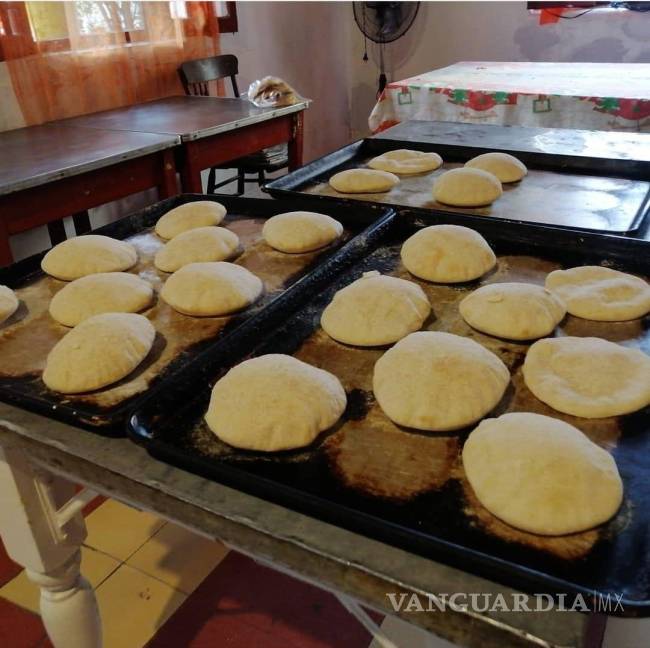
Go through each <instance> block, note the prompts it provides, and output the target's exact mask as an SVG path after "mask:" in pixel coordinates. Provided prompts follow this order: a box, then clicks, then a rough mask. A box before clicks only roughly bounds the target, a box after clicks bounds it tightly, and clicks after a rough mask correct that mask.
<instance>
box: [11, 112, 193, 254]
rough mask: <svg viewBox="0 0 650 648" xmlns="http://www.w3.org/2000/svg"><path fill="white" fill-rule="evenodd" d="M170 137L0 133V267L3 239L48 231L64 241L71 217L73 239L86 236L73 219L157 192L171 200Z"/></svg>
mask: <svg viewBox="0 0 650 648" xmlns="http://www.w3.org/2000/svg"><path fill="white" fill-rule="evenodd" d="M179 142H180V138H179V137H178V136H177V135H168V134H167V135H165V134H156V133H124V132H120V131H111V130H96V131H92V135H90V134H89V131H88V129H82V128H66V127H64V126H62V125H61V124H60V123H57V122H53V123H50V124H44V125H42V126H31V127H29V128H20V129H18V130H13V131H6V132H3V133H0V151H1V152H2V155H1V156H0V265H7V264H9V263H11V262H12V260H13V257H12V254H11V248H10V246H9V236H10V235H11V234H17V233H18V232H23V231H25V230H28V229H32V228H34V227H38V226H40V225H49V226H50V232H51V234H52V235H53V236H52V238H53V239H56V238H61V237H62V238H65V231H64V230H63V232H61V230H62V229H63V224H62V223H61V222H60V219H62V218H64V217H65V216H70V215H71V214H78V216H77V217H76V218H75V228H76V229H77V233H81V232H82V231H87V230H88V229H90V224H89V223H88V222H87V215H86V216H85V219H84V218H83V217H82V216H81V215H80V212H83V211H84V210H87V209H89V208H91V207H97V206H98V205H102V204H104V203H107V202H110V201H112V200H118V199H119V198H123V197H125V196H128V195H130V194H133V193H136V192H138V191H144V190H146V189H149V188H151V187H158V190H159V194H160V197H161V198H163V197H168V196H172V195H174V194H176V193H177V187H176V168H175V165H174V159H173V154H172V149H173V148H174V147H175V146H177V145H178V144H179Z"/></svg>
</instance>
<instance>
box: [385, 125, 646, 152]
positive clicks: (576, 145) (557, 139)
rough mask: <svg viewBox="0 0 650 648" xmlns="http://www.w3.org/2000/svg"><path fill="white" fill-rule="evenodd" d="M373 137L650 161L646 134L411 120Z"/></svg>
mask: <svg viewBox="0 0 650 648" xmlns="http://www.w3.org/2000/svg"><path fill="white" fill-rule="evenodd" d="M374 137H375V138H376V139H391V140H403V141H406V142H427V143H431V144H440V145H456V146H471V147H477V148H482V149H496V150H506V151H507V150H512V151H526V152H529V153H544V154H548V155H570V156H584V157H592V158H604V159H608V160H631V161H637V162H650V133H626V132H617V131H593V130H576V129H572V128H531V127H527V126H498V125H493V124H465V123H459V122H446V121H419V120H412V121H406V122H402V123H401V124H398V125H397V126H393V127H392V128H389V129H387V130H385V131H383V132H381V133H379V134H378V135H375V136H374Z"/></svg>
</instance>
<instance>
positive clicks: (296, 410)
mask: <svg viewBox="0 0 650 648" xmlns="http://www.w3.org/2000/svg"><path fill="white" fill-rule="evenodd" d="M346 404H347V398H346V395H345V390H344V389H343V387H342V386H341V383H340V382H339V379H338V378H337V377H336V376H333V375H332V374H331V373H328V372H327V371H323V370H322V369H317V368H316V367H312V366H311V365H309V364H307V363H306V362H302V361H300V360H297V359H296V358H293V357H291V356H288V355H281V354H275V353H274V354H270V355H263V356H259V357H258V358H253V359H252V360H246V361H245V362H242V363H241V364H238V365H237V366H236V367H234V368H232V369H231V370H230V371H229V372H228V373H227V374H226V375H225V376H224V377H223V378H221V379H220V380H218V381H217V384H216V385H215V386H214V389H213V390H212V397H211V398H210V406H209V407H208V411H207V413H206V415H205V420H206V423H207V424H208V427H209V428H210V429H211V430H212V431H213V432H214V433H215V435H216V436H217V437H219V438H220V439H221V440H222V441H225V442H226V443H228V444H229V445H231V446H235V447H236V448H245V449H246V450H262V451H264V452H274V451H276V450H291V449H293V448H301V447H303V446H306V445H309V444H310V443H312V441H314V439H315V438H316V437H317V436H318V435H319V434H320V433H321V432H322V431H323V430H327V429H328V428H331V427H332V426H333V425H334V424H335V423H336V422H337V421H338V420H339V418H340V417H341V414H343V412H344V410H345V407H346Z"/></svg>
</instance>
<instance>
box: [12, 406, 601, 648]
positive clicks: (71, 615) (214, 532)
mask: <svg viewBox="0 0 650 648" xmlns="http://www.w3.org/2000/svg"><path fill="white" fill-rule="evenodd" d="M71 482H75V483H80V484H83V485H85V486H87V487H88V488H89V489H91V492H90V493H88V492H86V493H85V494H84V492H82V493H81V494H80V495H79V494H77V495H76V496H75V495H74V489H73V486H72V483H71ZM93 491H97V492H101V493H103V494H105V495H107V496H110V497H113V498H115V499H117V500H121V501H123V502H125V503H127V504H132V505H135V506H137V507H139V508H142V509H145V510H149V511H152V512H155V513H156V514H158V515H161V516H163V517H165V518H167V519H169V520H171V521H174V522H176V523H178V524H181V525H183V526H185V527H187V528H189V529H191V530H193V531H195V532H197V533H199V534H201V535H203V536H205V537H208V538H215V539H219V540H221V541H222V542H224V543H225V544H227V545H229V546H231V547H233V548H235V549H237V550H238V551H241V552H243V553H246V554H248V555H251V556H253V557H255V558H256V559H257V560H261V561H264V562H267V563H269V564H272V565H273V566H274V567H275V568H280V569H283V570H286V571H289V572H290V573H292V574H293V575H295V576H297V577H298V578H301V579H304V580H307V581H309V582H311V583H314V584H316V585H318V586H320V587H323V588H326V589H328V590H331V591H333V592H334V593H336V594H337V595H338V596H339V597H340V598H341V599H342V600H343V601H345V602H346V603H347V604H348V605H349V606H350V605H353V604H354V603H352V602H351V599H350V597H352V598H353V599H355V600H356V601H360V602H361V603H364V604H366V605H368V606H370V607H372V608H374V609H376V610H381V611H384V612H387V613H390V614H396V615H398V616H400V617H402V618H404V619H405V620H407V621H409V622H411V623H414V624H416V625H419V626H421V627H423V628H425V629H427V630H429V631H431V632H433V633H435V634H437V635H439V636H442V637H444V638H446V639H449V640H451V641H454V642H456V643H459V644H461V645H464V646H476V647H479V646H480V647H481V648H491V647H494V648H497V647H498V648H505V647H508V646H585V645H590V646H597V645H600V640H601V638H602V632H603V629H604V622H603V619H602V618H601V617H594V616H587V615H585V614H581V613H578V612H570V611H563V612H560V611H558V610H556V609H551V610H549V611H546V612H533V611H531V612H516V611H511V612H503V611H499V610H492V611H486V612H476V611H472V610H470V609H464V608H463V606H462V605H459V606H453V607H452V608H450V607H447V609H446V611H445V612H438V611H436V612H428V613H427V612H417V611H414V610H413V608H409V609H406V607H407V606H403V607H402V608H401V610H400V611H395V610H394V609H393V608H392V606H391V603H390V598H389V596H388V595H389V594H393V595H394V596H396V597H399V596H400V595H401V594H405V595H406V596H407V597H411V596H412V595H413V594H416V595H418V596H419V597H421V599H422V600H427V598H428V597H429V596H434V597H436V596H440V594H441V593H449V594H451V593H456V592H461V593H475V594H477V595H482V594H491V595H493V596H496V595H497V594H499V593H501V594H502V595H503V596H504V597H506V599H507V600H512V597H513V595H515V594H517V592H515V591H514V590H511V589H509V588H507V587H504V586H502V585H499V584H496V583H493V582H490V581H488V580H485V579H482V578H478V577H476V576H472V575H469V574H466V573H464V572H463V571H461V570H460V569H455V568H452V567H449V566H446V565H443V564H440V563H436V562H434V561H432V560H428V559H426V558H423V557H420V556H417V555H413V554H410V553H408V552H405V551H402V550H400V549H396V548H394V547H391V546H389V545H386V544H383V543H381V542H378V541H375V540H372V539H370V538H368V537H365V536H360V535H358V534H355V533H352V532H350V531H347V530H344V529H341V528H339V527H336V526H333V525H331V524H328V523H325V522H321V521H319V520H317V519H314V518H311V517H308V516H306V515H302V514H300V513H297V512H295V511H292V510H289V509H286V508H284V507H281V506H278V505H275V504H271V503H269V502H266V501H263V500H260V499H258V498H256V497H253V496H250V495H246V494H244V493H241V492H239V491H236V490H233V489H232V488H228V487H226V486H222V485H220V484H217V483H215V482H212V481H209V480H206V479H203V478H201V477H198V476H195V475H193V474H190V473H187V472H184V471H183V470H180V469H177V468H174V467H171V466H168V465H166V464H164V463H161V462H158V461H155V460H154V459H152V458H151V457H150V456H149V455H148V454H147V453H146V452H145V451H144V450H143V449H142V448H140V447H138V446H136V445H135V444H133V443H132V442H131V441H129V440H127V439H107V438H105V437H100V436H97V435H94V434H92V433H90V432H86V431H84V430H81V429H78V428H75V427H72V426H69V425H66V424H63V423H58V422H56V421H51V420H49V419H47V418H44V417H42V416H39V415H36V414H32V413H29V412H25V411H22V410H19V409H17V408H14V407H12V406H9V405H6V404H0V531H2V536H3V540H4V542H5V545H6V547H7V551H8V553H9V555H10V556H11V557H12V558H13V559H14V560H15V561H16V562H18V563H20V564H21V565H23V566H24V567H25V568H26V569H27V574H28V576H29V577H30V578H31V579H32V580H33V581H35V582H36V583H37V584H38V585H39V586H40V588H41V612H42V616H43V620H44V623H45V626H46V628H47V630H48V633H49V635H50V638H51V639H52V641H53V643H54V645H55V646H57V648H58V647H59V646H65V647H66V648H94V647H97V646H99V645H100V641H99V637H100V636H101V624H100V621H99V616H98V613H97V608H96V603H95V598H94V595H93V592H92V590H91V589H90V586H89V585H88V583H87V582H86V581H85V580H84V579H83V578H81V577H80V575H79V547H80V544H81V542H82V541H83V538H84V537H85V527H84V522H83V518H82V517H81V515H80V514H79V511H80V510H81V508H82V507H83V505H84V504H85V503H86V502H87V501H88V500H89V499H91V498H92V497H93V496H94V494H95V493H94V492H93Z"/></svg>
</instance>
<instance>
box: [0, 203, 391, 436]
mask: <svg viewBox="0 0 650 648" xmlns="http://www.w3.org/2000/svg"><path fill="white" fill-rule="evenodd" d="M195 200H215V201H218V202H220V203H221V204H223V205H224V206H225V207H226V209H227V210H228V215H227V217H226V220H225V221H224V223H223V224H224V225H226V226H228V223H231V222H232V223H234V222H235V221H237V220H241V219H246V218H248V219H251V218H257V219H268V218H270V217H271V216H273V215H274V214H278V213H281V212H286V211H293V210H311V211H314V210H315V208H316V207H318V210H319V211H320V212H322V213H326V214H328V215H330V216H332V217H333V218H336V219H337V220H339V221H340V222H341V223H342V224H343V225H344V228H345V233H344V236H343V237H342V239H341V242H340V243H335V244H333V245H331V246H329V247H327V248H324V249H323V251H322V252H319V253H310V257H311V258H310V259H309V261H308V263H307V264H306V265H305V266H304V267H302V268H300V269H299V270H298V271H296V272H295V273H294V274H291V276H288V278H287V279H286V281H285V282H284V283H283V284H282V286H281V287H280V288H276V289H275V290H273V291H272V292H269V293H265V294H264V295H263V297H262V298H261V299H260V300H259V301H258V302H257V303H256V304H254V305H253V306H251V307H250V308H248V309H246V310H245V311H242V312H241V313H239V314H236V315H234V316H232V317H231V318H229V320H228V322H227V324H226V325H225V326H224V327H223V328H222V330H221V331H219V333H218V334H216V335H215V336H214V337H212V338H210V339H205V340H202V341H200V342H198V343H196V344H194V345H192V346H190V347H189V348H187V349H185V350H183V351H182V352H180V353H179V354H178V355H177V356H175V357H174V358H173V359H171V362H170V363H169V364H167V365H166V366H165V367H164V368H163V369H162V370H161V371H160V373H158V374H157V375H156V376H155V377H154V378H153V380H152V381H151V382H150V383H149V385H148V389H153V388H155V387H157V386H164V385H166V384H169V383H173V382H174V381H175V380H177V375H178V372H179V371H181V370H182V369H183V368H185V367H187V366H188V365H189V364H191V363H192V362H193V361H194V360H195V359H196V358H197V357H198V356H199V355H200V354H201V353H203V352H204V351H205V350H206V349H209V348H211V347H213V346H214V347H219V345H220V344H222V343H224V342H226V341H227V339H228V338H229V336H230V335H231V334H232V333H233V331H235V330H237V328H239V327H242V326H246V325H247V324H248V323H250V322H251V321H252V320H254V319H255V318H256V317H259V316H260V315H261V314H262V313H263V312H264V311H265V310H268V311H269V312H268V313H267V317H270V316H271V315H272V313H284V314H286V313H288V312H290V311H291V308H292V307H293V305H294V304H295V302H296V298H297V296H298V295H299V294H300V293H302V292H305V293H306V294H313V293H314V292H316V291H318V289H319V287H320V286H322V285H323V284H324V283H326V282H327V281H328V280H329V278H330V276H331V275H332V274H333V273H335V272H337V271H338V269H339V268H341V267H345V265H346V264H348V263H350V262H352V261H353V260H354V259H355V258H356V257H357V256H358V255H359V254H361V253H363V251H364V250H365V244H362V242H363V241H365V240H368V241H373V240H374V238H375V237H377V236H379V235H380V233H381V232H382V230H383V229H384V228H385V227H386V226H387V224H388V223H389V222H390V220H391V219H392V218H393V217H394V211H393V210H392V209H390V208H385V207H381V206H372V205H368V206H362V205H357V206H355V208H354V209H351V208H350V207H349V206H347V205H334V204H332V205H328V206H326V205H322V204H320V203H318V204H316V203H315V201H313V200H288V201H282V202H279V201H275V200H269V199H250V198H230V197H226V196H218V197H216V196H204V195H198V194H184V195H179V196H175V197H173V198H169V199H166V200H163V201H161V202H159V203H156V204H154V205H152V206H149V207H146V208H145V209H142V210H141V211H138V212H135V213H133V214H131V215H129V216H127V217H125V218H122V219H120V220H118V221H115V222H113V223H110V224H108V225H106V226H104V227H101V228H99V229H97V230H94V231H93V234H104V235H106V236H110V237H113V238H117V239H128V238H130V237H133V236H136V235H141V234H143V233H145V232H148V231H150V230H151V228H152V227H153V226H154V225H155V223H156V221H157V220H158V219H159V218H160V216H161V215H163V214H164V213H166V212H167V211H168V210H169V209H172V208H173V207H176V206H178V205H180V204H183V203H187V202H191V201H195ZM234 226H235V225H233V227H234ZM269 249H270V248H269ZM44 254H45V252H42V253H39V254H36V255H34V256H32V257H29V258H27V259H24V260H22V261H19V262H17V263H15V264H13V265H11V266H9V267H7V268H0V284H5V285H7V286H9V287H11V288H21V287H25V286H28V285H30V284H33V283H34V282H35V281H37V280H39V279H40V278H42V277H43V276H44V274H43V272H42V270H41V268H40V262H41V259H42V257H43V256H44ZM276 254H279V253H276ZM286 256H287V258H289V257H291V258H295V257H299V256H301V255H286ZM302 256H306V255H302ZM147 312H149V311H147ZM147 312H145V314H146V313H147ZM202 319H204V320H207V319H213V320H217V319H219V318H202ZM159 333H160V331H159ZM154 346H155V345H154ZM152 353H153V351H152ZM136 373H137V372H136ZM129 379H130V377H127V378H125V380H124V382H128V381H129ZM119 384H120V383H118V385H119ZM100 391H101V390H100ZM96 393H99V392H96ZM80 396H81V397H82V398H83V399H80V398H75V397H65V396H64V395H62V394H56V393H54V392H52V391H50V390H48V389H47V388H46V387H45V386H44V385H43V383H42V381H41V378H40V372H39V373H32V374H29V375H25V376H19V377H0V400H2V401H4V402H6V403H10V404H12V405H16V406H18V407H22V408H24V409H28V410H31V411H34V412H37V413H39V414H43V415H45V416H48V417H51V418H55V419H58V420H62V421H64V422H67V423H72V424H74V425H78V426H81V427H84V428H86V429H89V430H92V431H93V432H97V433H99V434H103V435H106V436H123V435H124V423H125V420H126V418H127V416H128V414H129V412H130V411H132V410H133V408H134V407H135V406H136V405H137V404H138V403H139V402H140V401H141V400H142V399H143V398H144V397H145V396H146V391H144V392H140V393H138V394H135V395H133V396H130V397H128V398H125V399H124V400H122V401H121V402H120V403H118V404H116V405H113V406H110V407H106V406H104V405H100V404H98V403H97V402H93V394H88V395H80Z"/></svg>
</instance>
